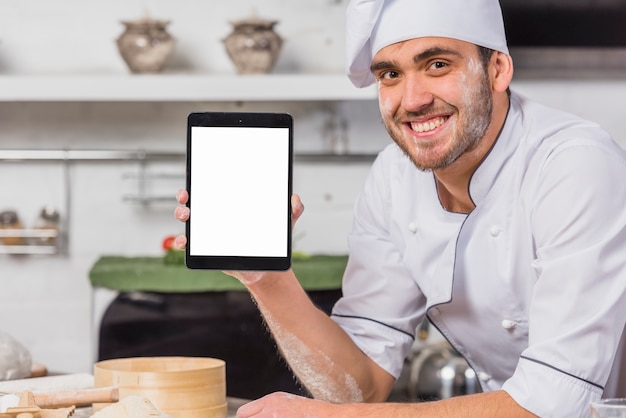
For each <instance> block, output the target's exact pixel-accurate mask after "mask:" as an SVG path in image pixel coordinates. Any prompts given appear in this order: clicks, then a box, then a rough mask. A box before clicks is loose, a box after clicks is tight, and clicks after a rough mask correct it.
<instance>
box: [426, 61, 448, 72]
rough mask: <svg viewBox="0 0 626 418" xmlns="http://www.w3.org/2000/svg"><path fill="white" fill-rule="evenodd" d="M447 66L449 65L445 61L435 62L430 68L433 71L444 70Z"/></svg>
mask: <svg viewBox="0 0 626 418" xmlns="http://www.w3.org/2000/svg"><path fill="white" fill-rule="evenodd" d="M447 66H448V64H447V63H445V62H443V61H434V62H433V63H432V64H430V68H431V69H433V70H442V69H444V68H446V67H447Z"/></svg>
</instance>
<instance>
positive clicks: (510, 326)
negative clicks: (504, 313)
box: [501, 319, 515, 329]
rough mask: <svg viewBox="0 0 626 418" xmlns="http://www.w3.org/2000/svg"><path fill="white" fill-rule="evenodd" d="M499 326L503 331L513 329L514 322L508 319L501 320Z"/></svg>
mask: <svg viewBox="0 0 626 418" xmlns="http://www.w3.org/2000/svg"><path fill="white" fill-rule="evenodd" d="M501 325H502V328H504V329H513V328H515V321H511V320H510V319H503V320H502V322H501Z"/></svg>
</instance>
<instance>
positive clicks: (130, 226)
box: [0, 0, 626, 372]
mask: <svg viewBox="0 0 626 418" xmlns="http://www.w3.org/2000/svg"><path fill="white" fill-rule="evenodd" d="M346 4H347V1H346V0H307V1H302V0H301V1H294V0H291V1H288V0H263V1H254V0H229V1H224V2H217V1H198V0H177V1H176V2H174V1H165V0H143V1H140V0H109V1H94V0H58V1H49V0H2V1H1V2H0V73H3V74H32V73H36V74H47V73H69V74H89V73H126V72H127V70H126V67H125V65H124V63H123V61H122V60H121V58H120V57H119V55H118V54H117V51H116V49H115V44H114V39H115V38H116V37H117V36H119V34H120V33H121V31H122V25H121V24H120V23H119V20H121V19H134V18H137V17H141V15H142V14H143V13H144V10H148V12H149V13H150V15H152V16H153V17H156V18H162V19H168V20H171V21H172V23H171V25H170V26H169V29H170V32H171V33H172V34H173V36H174V37H176V39H177V49H176V53H175V55H174V57H173V59H172V61H171V62H170V65H169V66H168V67H167V69H166V71H168V72H204V73H231V72H234V67H233V65H232V64H231V63H230V61H229V60H228V58H227V56H226V54H225V52H224V50H223V46H222V44H221V39H223V38H224V37H225V36H226V35H227V34H228V33H229V31H230V26H229V24H228V21H231V20H237V19H240V18H243V17H247V16H248V15H249V14H250V13H251V12H252V10H253V9H256V10H257V12H258V13H259V15H260V16H262V17H267V18H275V19H277V20H280V23H279V24H278V25H277V26H276V30H277V32H279V33H280V34H281V35H282V36H283V37H284V38H285V46H284V50H283V53H282V54H281V57H280V59H279V62H278V64H277V68H276V72H283V73H287V72H340V71H342V67H343V53H344V52H343V19H344V18H343V10H344V8H345V6H346ZM519 88H520V89H521V90H522V91H523V92H525V93H529V95H531V96H534V95H536V96H539V98H540V99H541V100H542V101H544V102H547V103H554V104H557V105H562V106H563V107H566V108H567V109H568V110H570V111H572V112H574V113H578V114H580V115H582V116H585V117H590V118H592V119H596V120H598V121H599V122H601V123H603V124H604V125H605V126H606V127H607V129H608V130H609V131H610V132H612V133H613V135H614V136H615V137H616V138H618V139H619V140H620V141H621V143H622V144H624V143H626V122H624V112H623V110H622V108H621V106H620V103H619V102H618V97H626V95H624V94H621V93H620V92H622V93H623V89H624V86H623V83H622V81H620V80H602V79H597V78H595V79H594V78H592V79H586V80H584V81H583V82H580V83H574V84H572V83H571V82H567V83H565V84H563V83H561V82H560V81H558V80H557V81H555V80H552V81H547V82H545V81H544V80H532V81H528V80H521V81H520V83H519ZM616 91H617V92H618V93H617V94H616ZM336 105H337V107H336V108H335V107H333V106H334V105H333V104H329V103H321V102H318V103H285V102H279V103H244V104H235V103H218V104H209V103H17V102H14V103H11V102H9V103H0V149H14V148H17V149H66V148H71V149H130V150H136V149H147V150H155V151H177V152H183V151H184V144H185V142H184V141H185V138H184V135H185V126H184V123H185V117H186V114H187V113H189V112H190V111H202V110H226V111H228V110H244V111H248V110H250V111H253V110H266V111H288V112H290V113H292V114H293V115H294V118H295V120H296V145H295V147H296V151H321V150H324V149H325V147H326V146H327V141H328V138H326V137H324V124H325V122H326V120H327V117H328V115H329V114H330V113H332V112H335V111H338V112H339V113H340V114H342V115H344V116H345V117H346V118H347V119H348V120H349V125H348V137H349V150H350V151H356V152H375V151H377V150H379V149H380V148H382V147H383V146H384V145H385V144H386V143H387V141H388V139H387V138H386V135H385V134H384V130H383V128H382V126H381V124H380V122H379V118H378V115H377V104H376V103H375V102H346V103H339V104H336ZM158 169H159V170H165V171H168V172H179V173H181V174H182V173H183V172H184V167H181V165H180V163H171V164H164V165H162V166H160V167H158ZM137 171H138V165H137V164H136V163H132V162H129V163H121V162H108V163H106V162H98V163H88V162H76V163H72V164H71V194H72V206H71V208H69V209H70V213H71V219H70V227H71V229H70V233H71V235H70V241H69V242H70V248H69V256H44V257H34V256H0V329H3V330H5V331H7V332H9V333H10V334H12V335H13V336H14V337H16V338H17V339H18V340H20V341H22V342H23V343H24V344H25V345H26V346H27V348H28V349H29V350H30V351H31V352H32V354H33V357H34V359H35V360H36V361H39V362H42V363H44V364H46V365H47V366H48V367H49V369H51V370H54V371H62V372H83V371H90V370H91V367H92V361H93V358H92V346H91V341H92V340H91V332H92V330H91V318H90V315H91V310H92V302H91V288H90V285H89V282H88V272H89V269H90V267H91V266H92V264H93V263H94V262H95V261H96V260H97V259H98V257H100V256H101V255H103V254H117V255H129V256H130V255H159V254H161V248H160V244H161V240H162V238H163V237H164V236H166V235H169V234H176V233H180V232H182V225H181V224H179V223H178V222H177V221H175V220H174V219H173V216H172V211H173V209H174V206H175V202H174V200H173V196H174V193H175V191H176V190H177V189H178V188H180V187H182V186H183V180H182V177H181V180H180V182H176V181H169V182H162V183H160V184H159V185H158V188H159V191H160V192H164V193H170V194H171V195H172V201H171V203H165V204H153V205H150V206H142V205H136V204H129V203H127V202H124V201H123V199H122V197H123V196H124V195H127V194H132V193H135V189H134V186H135V184H134V183H133V181H131V180H128V179H125V177H124V175H125V174H128V173H136V172H137ZM366 172H367V166H366V165H362V164H361V165H358V164H357V165H349V166H337V165H332V164H299V165H297V166H296V168H295V182H294V189H295V191H296V192H298V193H300V194H301V195H302V197H303V199H304V202H305V205H306V211H305V216H304V217H303V218H302V220H301V221H300V223H299V225H298V226H297V229H296V231H295V249H296V250H301V251H307V252H326V253H342V252H345V251H346V243H345V234H346V232H347V231H348V229H349V226H350V221H351V215H350V213H351V208H352V204H353V201H354V198H355V196H356V194H357V193H358V191H359V189H360V185H361V183H362V182H363V179H364V177H365V175H366ZM64 193H65V190H64V188H63V166H62V165H61V164H58V163H44V164H41V163H36V164H35V163H24V164H17V163H0V211H1V210H5V209H10V208H14V209H16V210H17V211H18V212H19V214H20V216H21V217H22V219H23V221H24V223H25V224H29V223H32V222H33V220H34V218H35V216H36V214H37V211H38V210H39V208H40V207H41V206H43V205H47V204H52V205H54V206H57V207H59V208H60V209H61V210H62V211H64V210H65V211H66V210H67V209H68V208H64V197H63V196H64ZM63 214H65V213H63Z"/></svg>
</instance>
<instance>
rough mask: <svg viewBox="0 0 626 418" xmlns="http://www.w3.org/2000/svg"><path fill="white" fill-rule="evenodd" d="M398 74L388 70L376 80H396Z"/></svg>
mask: <svg viewBox="0 0 626 418" xmlns="http://www.w3.org/2000/svg"><path fill="white" fill-rule="evenodd" d="M399 76H400V74H399V73H398V72H397V71H393V70H389V71H383V72H381V73H380V74H378V78H379V79H381V80H393V79H394V78H398V77H399Z"/></svg>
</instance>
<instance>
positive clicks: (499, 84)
mask: <svg viewBox="0 0 626 418" xmlns="http://www.w3.org/2000/svg"><path fill="white" fill-rule="evenodd" d="M489 72H490V75H491V84H492V86H491V87H492V89H493V91H495V92H503V91H506V89H508V88H509V85H510V84H511V80H512V79H513V59H512V58H511V56H510V55H507V54H505V53H504V52H500V51H495V52H494V54H493V55H492V56H491V65H490V68H489Z"/></svg>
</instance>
